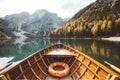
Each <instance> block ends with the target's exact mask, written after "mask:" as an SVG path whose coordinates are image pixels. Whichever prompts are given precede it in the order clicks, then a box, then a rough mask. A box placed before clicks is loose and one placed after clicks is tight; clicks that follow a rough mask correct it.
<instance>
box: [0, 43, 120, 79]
mask: <svg viewBox="0 0 120 80" xmlns="http://www.w3.org/2000/svg"><path fill="white" fill-rule="evenodd" d="M54 62H64V63H66V64H67V65H69V68H70V72H69V74H68V75H66V76H65V77H53V76H51V75H50V74H49V72H48V66H49V65H50V64H51V63H54ZM56 70H61V69H60V67H56ZM0 74H1V76H0V80H21V79H25V80H88V79H91V80H92V79H95V80H110V79H113V80H114V79H117V76H119V75H118V74H116V73H114V72H112V71H111V70H109V69H108V68H106V67H105V66H103V65H101V64H100V63H97V64H96V61H95V60H93V59H91V58H89V57H88V56H86V55H84V54H83V53H81V52H79V51H77V50H74V49H73V48H70V47H68V46H64V45H62V44H56V45H52V46H50V47H48V48H45V49H43V50H40V51H38V52H36V53H34V54H32V55H31V56H29V57H27V58H25V59H24V60H22V61H20V62H19V63H18V64H15V65H14V66H10V67H8V68H7V69H5V70H3V71H1V72H0ZM115 74H116V75H115ZM113 75H114V76H113Z"/></svg>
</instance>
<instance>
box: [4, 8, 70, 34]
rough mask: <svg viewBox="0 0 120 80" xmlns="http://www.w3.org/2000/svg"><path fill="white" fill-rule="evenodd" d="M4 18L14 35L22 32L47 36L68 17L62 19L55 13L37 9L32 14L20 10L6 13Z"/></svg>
mask: <svg viewBox="0 0 120 80" xmlns="http://www.w3.org/2000/svg"><path fill="white" fill-rule="evenodd" d="M4 20H5V21H6V22H7V24H8V28H9V29H11V31H12V32H13V33H14V34H15V35H16V36H21V35H23V34H31V35H35V36H47V34H48V33H49V32H50V31H51V30H53V29H54V28H58V27H60V26H62V25H63V24H64V23H65V22H66V21H67V20H68V19H62V18H60V17H58V16H57V14H56V13H51V12H49V11H47V10H37V11H35V12H34V13H33V14H29V13H28V12H21V13H19V14H12V15H7V16H5V17H4Z"/></svg>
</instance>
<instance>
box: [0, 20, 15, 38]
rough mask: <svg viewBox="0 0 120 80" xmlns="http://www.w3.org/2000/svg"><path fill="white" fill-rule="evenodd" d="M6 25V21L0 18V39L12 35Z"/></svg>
mask: <svg viewBox="0 0 120 80" xmlns="http://www.w3.org/2000/svg"><path fill="white" fill-rule="evenodd" d="M7 26H8V25H7V23H6V21H5V20H3V19H0V39H6V38H7V37H8V36H13V34H12V32H11V31H10V30H9V29H8V28H7ZM6 34H7V35H8V36H7V35H6Z"/></svg>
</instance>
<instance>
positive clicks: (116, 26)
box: [49, 0, 120, 38]
mask: <svg viewBox="0 0 120 80" xmlns="http://www.w3.org/2000/svg"><path fill="white" fill-rule="evenodd" d="M119 5H120V0H96V1H95V2H94V3H92V4H90V5H88V6H87V7H85V8H84V9H82V10H80V11H79V12H77V13H76V14H75V15H74V16H73V17H72V18H71V19H70V20H69V21H68V22H67V23H66V24H65V25H63V26H62V27H61V28H58V29H55V30H53V31H52V32H50V33H49V36H50V37H68V38H71V37H77V38H80V37H87V38H88V37H93V38H94V37H110V36H120V7H119Z"/></svg>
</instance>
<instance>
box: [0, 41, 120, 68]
mask: <svg viewBox="0 0 120 80" xmlns="http://www.w3.org/2000/svg"><path fill="white" fill-rule="evenodd" d="M14 41H15V40H11V41H8V42H6V43H3V44H0V60H1V59H2V58H3V57H10V58H11V57H12V59H9V60H6V62H15V61H19V60H21V59H23V58H25V57H27V56H29V55H30V54H32V53H34V52H36V51H38V50H41V49H43V48H45V47H47V46H49V45H51V44H54V43H57V42H58V41H59V40H57V39H51V40H48V39H34V40H29V41H26V42H25V44H24V45H23V44H20V43H19V44H14ZM60 41H61V43H64V44H66V45H68V46H71V47H73V48H75V49H77V50H79V51H82V52H84V53H85V54H87V55H89V56H91V57H92V58H94V59H95V60H97V61H99V62H101V63H102V64H104V61H108V62H110V63H112V64H114V65H115V66H117V67H119V68H120V50H119V48H120V43H118V42H109V41H100V40H74V39H73V40H72V39H63V40H60ZM0 64H2V63H0ZM104 65H105V64H104Z"/></svg>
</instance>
